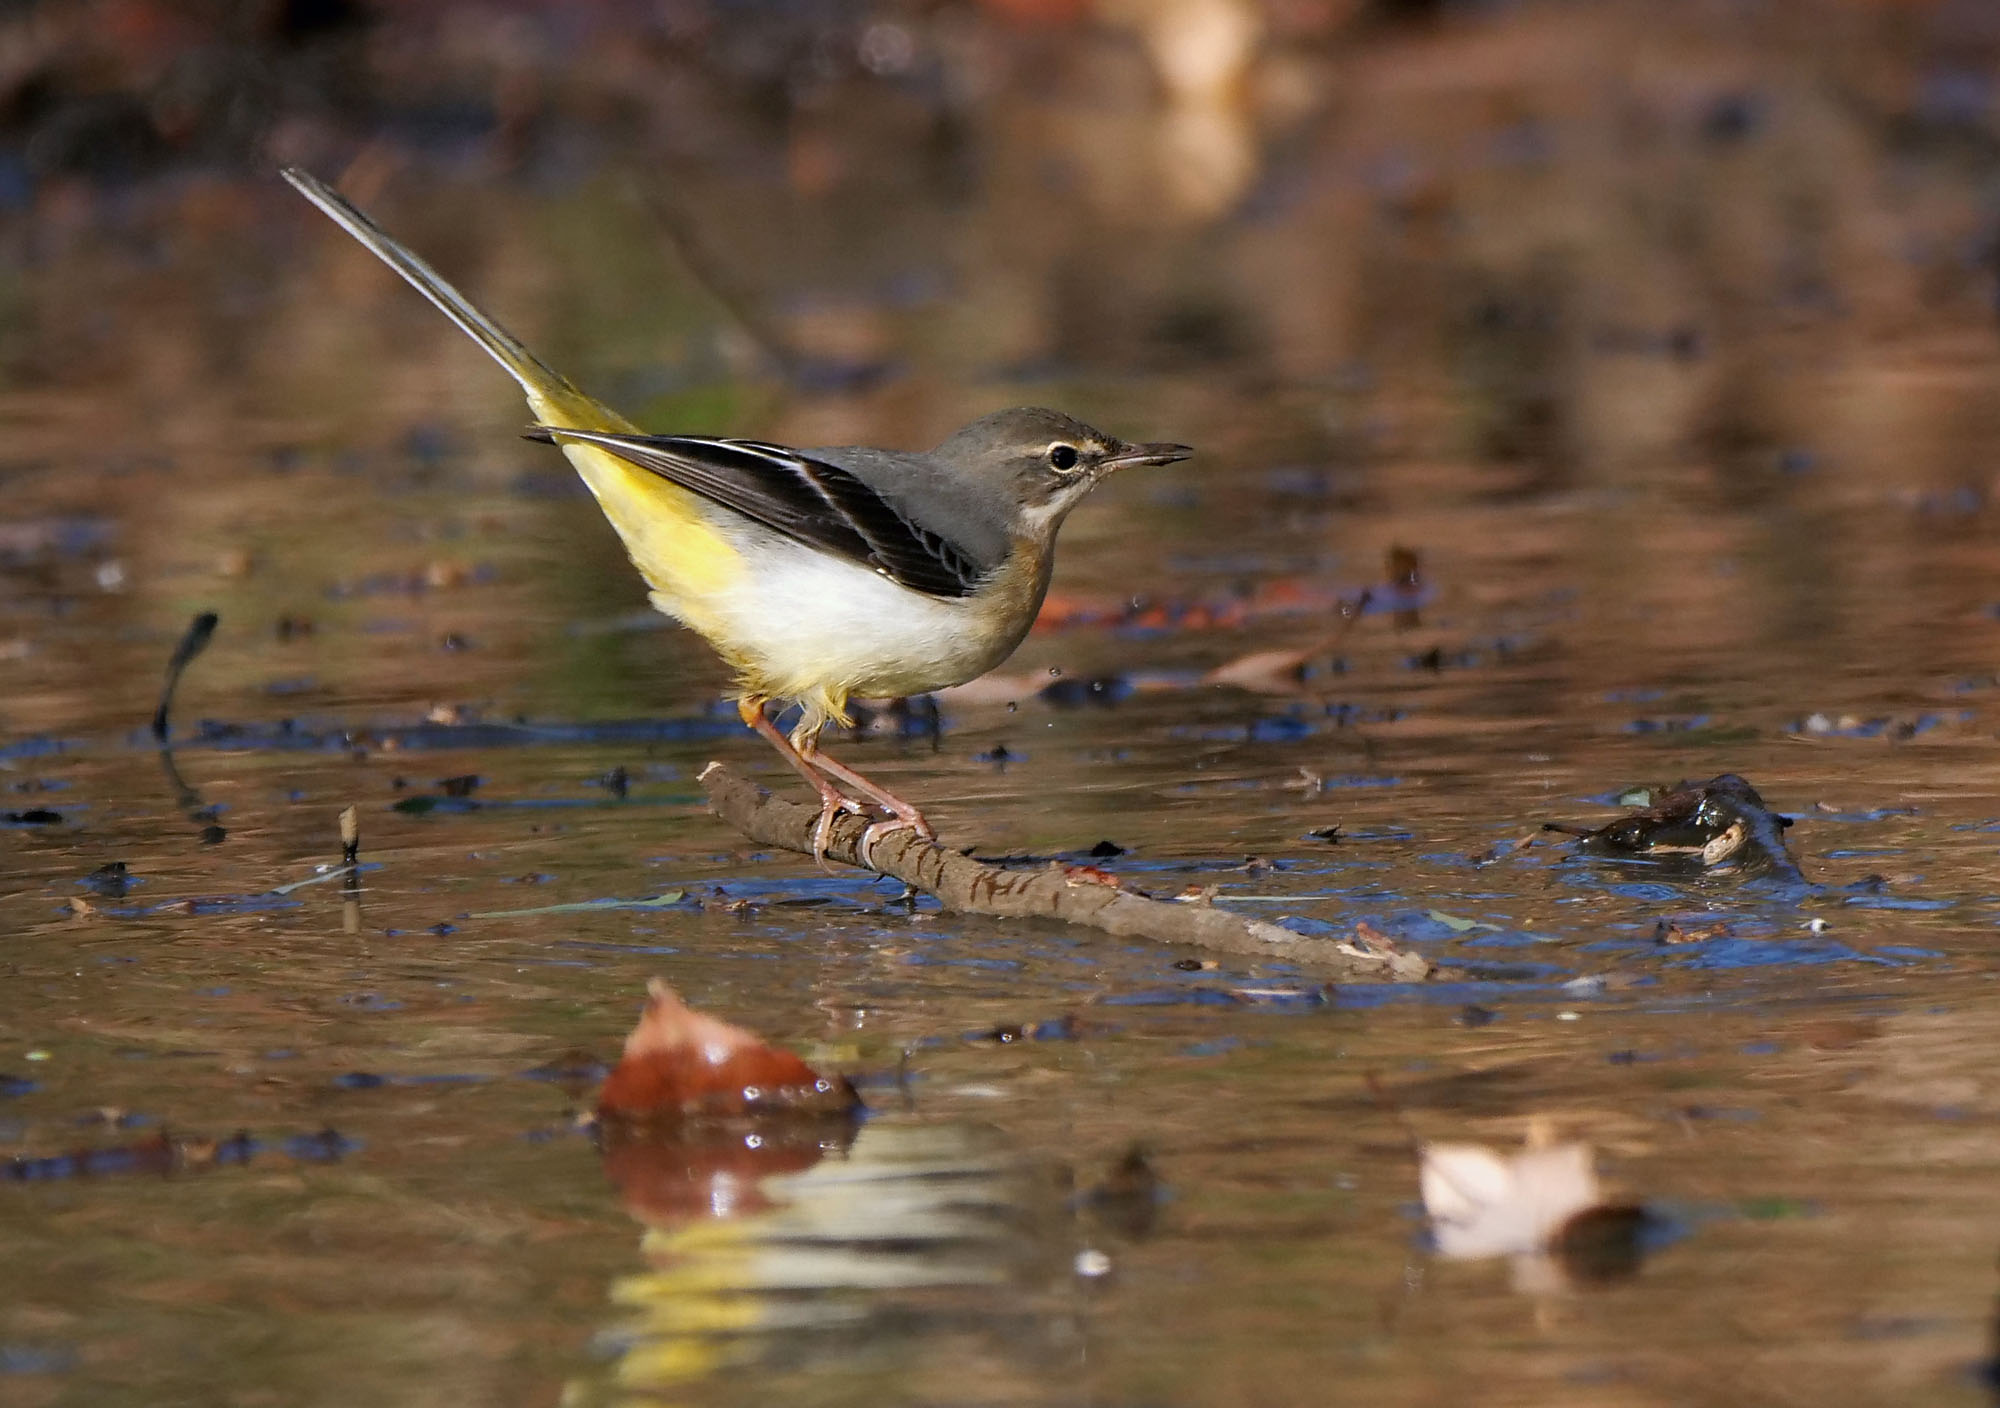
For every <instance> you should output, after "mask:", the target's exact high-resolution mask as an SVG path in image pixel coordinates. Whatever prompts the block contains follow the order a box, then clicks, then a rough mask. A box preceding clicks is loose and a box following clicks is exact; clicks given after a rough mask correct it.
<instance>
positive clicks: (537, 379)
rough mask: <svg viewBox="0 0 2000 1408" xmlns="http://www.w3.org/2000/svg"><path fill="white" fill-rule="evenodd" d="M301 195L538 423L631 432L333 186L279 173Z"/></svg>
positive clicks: (295, 171)
mask: <svg viewBox="0 0 2000 1408" xmlns="http://www.w3.org/2000/svg"><path fill="white" fill-rule="evenodd" d="M282 174H283V176H284V178H285V179H286V180H287V181H289V182H291V184H292V185H293V187H294V188H296V189H297V191H298V192H299V194H300V195H302V196H304V197H305V198H306V199H307V200H309V201H311V202H312V203H313V204H314V205H316V206H318V207H319V208H320V209H321V210H323V211H325V212H326V214H327V216H328V217H329V218H330V219H332V220H333V222H334V223H335V224H337V225H339V226H340V227H341V228H342V229H343V230H345V231H347V233H348V234H350V235H352V236H354V238H355V239H357V240H359V241H360V242H361V243H362V244H363V245H364V246H366V247H367V249H368V250H369V252H370V253H372V254H374V256H375V257H376V258H378V259H380V260H381V261H382V262H383V263H384V264H387V265H388V266H389V267H390V268H391V269H394V270H395V271H396V272H397V273H399V274H401V275H402V276H403V277H404V278H405V279H407V280H408V281H409V283H410V284H411V286H412V287H414V288H415V289H416V290H417V292H419V293H421V294H422V295H423V296H424V297H425V298H428V299H429V300H430V301H431V302H432V303H434V304H436V305H437V307H438V308H439V310H441V311H442V312H443V313H444V315H445V316H446V317H447V318H450V319H451V320H452V322H454V323H456V324H457V325H458V326H459V328H460V330H461V331H463V332H464V333H465V334H466V336H468V337H470V338H471V339H472V340H473V341H474V342H477V343H478V344H479V345H480V346H481V347H483V348H485V349H486V351H487V354H488V355H489V356H491V357H492V358H493V360H494V361H496V362H498V363H499V364H500V365H501V366H502V367H504V368H505V369H506V371H507V374H508V375H509V376H512V377H513V378H514V380H516V381H518V382H519V383H521V389H522V390H523V391H525V392H526V393H527V395H528V404H529V405H530V406H531V407H533V408H534V411H535V414H536V415H537V417H538V418H540V419H541V420H544V421H548V422H550V423H551V424H555V425H560V426H566V427H569V428H573V429H579V430H631V429H633V428H634V427H633V426H632V424H631V422H629V421H627V420H626V419H625V418H624V417H623V416H620V415H619V414H618V413H617V412H616V411H613V410H611V409H610V408H609V407H607V406H605V405H603V404H602V403H600V402H598V401H595V400H593V399H592V398H591V397H589V396H586V395H585V394H584V393H583V392H581V391H579V390H577V389H576V387H575V386H573V385H571V384H570V382H569V380H568V379H567V378H565V377H563V376H562V375H560V374H559V373H557V372H556V371H554V370H553V369H551V368H550V367H549V366H548V365H547V364H546V363H544V362H543V361H542V360H541V358H539V357H537V356H536V355H535V354H534V353H532V352H530V351H529V350H528V349H527V347H526V346H524V345H523V344H522V343H521V341H520V339H519V338H517V337H515V336H514V335H513V334H512V333H510V332H508V331H507V330H506V329H505V328H503V327H501V326H500V325H499V324H498V323H496V322H494V321H493V319H492V318H490V317H488V316H487V315H486V314H485V313H483V312H481V311H480V310H479V308H477V307H476V306H475V305H474V304H473V302H472V300H470V299H468V298H467V297H466V296H465V295H464V294H462V293H460V292H459V291H458V290H457V289H455V288H453V287H452V286H451V285H450V284H448V283H446V282H445V281H444V279H443V278H442V277H440V276H439V274H438V272H437V271H436V270H435V269H433V268H431V266H430V265H428V264H426V263H425V262H424V261H423V260H421V259H419V258H418V257H417V256H416V255H414V254H412V253H411V252H410V251H409V250H408V249H406V248H404V247H403V246H402V245H401V244H400V243H398V242H397V241H396V240H395V239H394V238H393V237H392V236H391V235H390V234H389V233H388V232H387V231H385V230H384V229H382V227H381V226H379V225H377V224H376V223H375V222H374V221H373V220H370V219H369V218H368V217H367V216H366V215H363V214H362V213H361V212H360V211H359V210H357V209H356V208H355V207H354V206H352V205H350V204H348V202H347V201H346V200H345V199H344V198H343V197H342V196H341V195H340V194H339V193H338V192H336V191H335V190H334V189H333V188H332V187H331V186H329V185H327V184H326V183H325V182H324V181H322V180H320V179H319V178H318V177H316V176H314V175H312V173H310V172H307V171H301V170H300V169H299V168H298V167H296V166H288V167H286V168H285V169H284V171H283V172H282Z"/></svg>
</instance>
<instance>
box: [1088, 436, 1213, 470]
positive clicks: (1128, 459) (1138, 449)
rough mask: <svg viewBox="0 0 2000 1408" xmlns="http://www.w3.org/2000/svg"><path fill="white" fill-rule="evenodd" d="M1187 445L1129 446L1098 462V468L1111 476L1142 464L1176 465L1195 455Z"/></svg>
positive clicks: (1122, 445)
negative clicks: (1114, 472)
mask: <svg viewBox="0 0 2000 1408" xmlns="http://www.w3.org/2000/svg"><path fill="white" fill-rule="evenodd" d="M1193 453H1194V450H1193V449H1192V448H1191V447H1190V446H1187V445H1168V444H1164V443H1160V444H1153V445H1127V444H1124V443H1122V442H1121V443H1120V444H1119V446H1118V448H1117V449H1116V450H1114V451H1113V452H1112V453H1110V454H1108V455H1106V456H1105V457H1104V458H1103V459H1101V460H1099V461H1098V462H1097V465H1098V468H1099V469H1101V470H1103V471H1104V472H1105V473H1106V474H1109V473H1110V472H1111V471H1112V470H1114V469H1126V468H1129V467H1131V466H1133V465H1142V464H1175V463H1177V462H1179V461H1181V460H1184V459H1186V458H1187V457H1188V456H1189V455H1191V454H1193Z"/></svg>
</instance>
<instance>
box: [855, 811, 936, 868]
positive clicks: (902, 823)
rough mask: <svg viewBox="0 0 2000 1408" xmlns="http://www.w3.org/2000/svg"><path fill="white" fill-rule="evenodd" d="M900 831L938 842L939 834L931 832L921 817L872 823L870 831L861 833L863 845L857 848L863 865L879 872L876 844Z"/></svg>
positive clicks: (897, 817)
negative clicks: (876, 860) (876, 861)
mask: <svg viewBox="0 0 2000 1408" xmlns="http://www.w3.org/2000/svg"><path fill="white" fill-rule="evenodd" d="M898 831H914V832H916V834H917V836H918V838H919V839H920V840H924V841H935V840H937V833H936V832H935V831H932V830H931V824H930V823H929V822H928V821H925V820H924V819H923V818H922V817H920V816H916V817H910V816H895V817H890V818H889V819H888V820H887V821H877V822H871V823H869V826H868V829H867V830H865V831H863V832H862V833H861V844H860V845H859V846H857V847H856V848H855V849H856V852H857V854H859V855H860V857H861V863H862V864H863V865H865V866H867V867H868V868H869V869H870V870H876V871H879V870H880V869H881V868H882V867H881V866H879V865H877V864H875V843H876V842H877V841H880V840H881V839H882V838H883V837H884V836H893V835H895V833H896V832H898Z"/></svg>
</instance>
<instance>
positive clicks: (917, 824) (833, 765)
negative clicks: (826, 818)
mask: <svg viewBox="0 0 2000 1408" xmlns="http://www.w3.org/2000/svg"><path fill="white" fill-rule="evenodd" d="M799 755H800V756H801V757H802V758H804V759H805V760H806V762H807V763H808V764H809V765H810V766H812V767H815V768H818V769H819V770H820V771H821V772H823V773H825V774H826V775H827V776H828V777H830V778H832V779H834V780H835V781H836V782H840V783H844V784H845V785H846V786H848V787H849V788H852V789H853V790H854V791H856V792H859V793H860V794H861V795H862V796H864V797H866V798H867V799H868V800H869V801H871V802H873V803H875V804H876V805H877V806H879V807H881V808H882V809H883V810H884V811H886V812H888V813H889V814H890V815H891V816H893V817H894V818H895V819H894V820H893V821H878V822H875V823H874V824H873V825H871V826H870V827H869V828H868V829H867V830H866V831H864V832H862V833H861V859H862V862H863V863H864V864H865V865H867V866H868V867H869V869H871V870H872V869H875V868H876V866H875V861H874V850H875V843H876V842H877V841H879V840H881V839H882V838H883V837H884V836H889V835H893V834H894V833H896V832H898V831H914V832H916V833H917V835H919V836H921V837H922V838H923V839H924V840H926V841H933V840H936V839H937V833H936V832H935V831H933V830H931V824H930V823H929V822H928V821H926V820H924V814H923V813H922V812H920V811H918V810H917V809H916V808H915V807H913V806H911V805H910V804H909V803H908V802H906V801H904V800H903V799H902V798H901V797H898V796H897V795H896V794H895V793H893V792H891V791H890V790H889V789H888V788H886V787H884V786H882V785H881V784H880V783H876V782H870V781H869V780H868V779H867V778H865V777H863V776H862V775H861V774H860V773H858V772H856V771H855V770H854V769H853V768H851V767H849V766H848V765H847V764H845V763H843V762H841V761H840V760H839V759H837V758H831V757H828V756H827V755H826V754H825V753H822V752H820V751H819V740H818V738H817V737H816V736H812V735H808V736H807V737H806V738H804V739H802V740H800V742H799Z"/></svg>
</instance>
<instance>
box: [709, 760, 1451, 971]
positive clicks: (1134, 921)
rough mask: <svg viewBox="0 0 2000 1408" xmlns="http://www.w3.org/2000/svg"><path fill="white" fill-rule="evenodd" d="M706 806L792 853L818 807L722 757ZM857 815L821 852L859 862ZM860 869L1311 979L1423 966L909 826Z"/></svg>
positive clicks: (955, 905) (1363, 944) (948, 898)
mask: <svg viewBox="0 0 2000 1408" xmlns="http://www.w3.org/2000/svg"><path fill="white" fill-rule="evenodd" d="M701 785H702V786H703V787H704V788H705V789H706V790H707V792H708V803H709V808H710V810H712V811H713V812H714V813H715V814H716V815H717V816H719V817H721V818H722V819H723V820H724V821H726V822H728V823H729V824H730V825H731V826H734V827H735V828H736V829H737V830H738V831H740V832H742V833H743V834H744V835H745V836H747V837H749V838H750V839H751V840H753V841H756V842H758V843H759V844H760V845H766V846H778V847H781V848H783V849H785V850H788V851H796V852H798V853H799V854H800V855H811V854H812V853H813V828H814V825H815V823H817V821H818V820H819V812H818V810H817V809H816V808H813V807H806V806H801V805H799V804H798V803H795V802H787V801H784V800H782V799H781V798H777V797H773V796H771V795H770V794H769V793H767V792H765V791H764V790H763V789H762V788H760V787H758V786H757V785H756V784H755V783H752V782H750V781H749V780H748V779H746V778H743V777H741V776H738V775H737V774H736V773H734V772H731V771H730V770H729V769H728V768H726V767H724V766H723V765H722V764H721V763H710V764H709V765H708V768H707V769H706V770H705V771H704V772H703V773H702V775H701ZM866 827H867V822H866V821H865V820H864V819H863V818H861V817H854V816H842V817H840V818H839V819H838V820H836V821H835V822H834V824H833V827H832V835H831V836H830V837H829V838H828V841H827V846H826V855H827V857H828V858H829V859H831V860H837V861H843V862H845V863H847V864H849V865H864V862H863V861H862V859H861V855H860V845H861V837H862V832H863V831H864V830H865V829H866ZM870 860H871V861H872V862H873V863H872V864H869V865H865V866H864V868H866V869H871V870H875V871H879V872H880V873H881V874H883V875H887V876H890V877H891V878H893V879H896V880H901V881H902V882H903V883H904V884H906V885H913V886H915V887H916V888H918V889H920V890H923V891H925V892H927V893H929V894H932V895H935V896H936V897H937V898H938V900H939V901H940V902H942V903H943V905H944V906H945V908H947V909H954V910H958V911H960V912H962V913H966V914H987V915H993V916H996V917H998V918H1003V919H1059V920H1062V921H1063V922H1064V923H1067V924H1083V925H1088V926H1090V927H1091V928H1095V929H1102V930H1103V931H1104V932H1106V933H1108V934H1115V935H1118V936H1120V937H1125V938H1142V939H1152V940H1155V941H1157V942H1160V943H1171V944H1185V945H1187V946H1189V947H1192V948H1205V949H1213V950H1215V951H1217V952H1221V953H1236V954H1245V955H1250V956H1254V957H1258V958H1276V959H1282V960H1284V961H1285V962H1286V963H1290V964H1295V965H1297V966H1298V967H1299V968H1300V969H1302V970H1304V971H1307V972H1310V973H1312V974H1314V975H1315V976H1325V977H1329V978H1334V979H1337V980H1339V981H1344V982H1413V981H1417V980H1420V979H1422V978H1424V977H1426V976H1428V975H1429V973H1430V968H1431V965H1430V962H1429V961H1428V960H1427V959H1425V958H1424V957H1423V956H1422V955H1420V954H1416V953H1411V952H1409V951H1407V950H1404V949H1400V948H1396V947H1395V946H1393V945H1391V944H1389V943H1387V942H1386V941H1381V940H1368V939H1355V940H1346V939H1323V938H1310V937H1307V936H1306V935H1303V934H1298V933H1294V932H1293V931H1292V930H1290V929H1286V928H1282V927H1280V926H1279V925H1276V924H1271V923H1267V922H1266V921H1264V920H1261V919H1250V918H1246V917H1245V916H1243V915H1239V914H1231V913H1230V912H1229V911H1227V910H1224V909H1218V908H1216V907H1215V906H1214V905H1211V904H1203V903H1199V902H1196V903H1176V902H1173V901H1166V900H1157V899H1152V898H1150V897H1148V896H1145V895H1141V894H1138V893H1136V892H1134V891H1131V890H1126V889H1122V888H1120V887H1118V886H1117V885H1116V884H1115V883H1113V884H1106V883H1104V882H1103V879H1102V878H1100V877H1101V876H1102V872H1099V871H1094V870H1092V868H1090V867H1067V868H1066V867H1063V866H1059V865H1058V866H1051V867H1049V868H1048V869H1046V870H1039V871H1028V870H1003V869H1001V868H1000V867H999V866H995V865H987V864H986V863H985V862H983V861H977V860H974V859H972V858H971V857H970V856H965V855H960V854H959V853H958V852H957V851H954V850H951V849H949V848H947V847H945V846H941V845H939V844H938V843H937V842H935V841H926V840H923V839H922V838H921V837H919V836H917V835H916V834H915V833H914V832H910V831H896V832H891V833H890V834H889V835H887V836H886V837H884V838H883V839H881V840H879V841H877V842H876V843H875V846H874V848H873V851H872V853H871V856H870Z"/></svg>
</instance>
